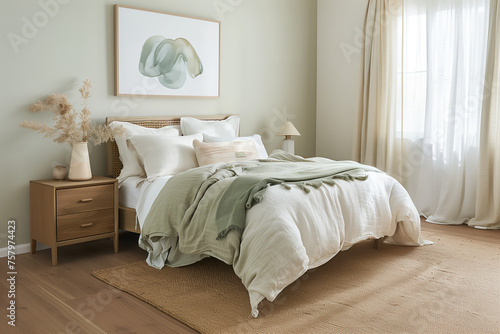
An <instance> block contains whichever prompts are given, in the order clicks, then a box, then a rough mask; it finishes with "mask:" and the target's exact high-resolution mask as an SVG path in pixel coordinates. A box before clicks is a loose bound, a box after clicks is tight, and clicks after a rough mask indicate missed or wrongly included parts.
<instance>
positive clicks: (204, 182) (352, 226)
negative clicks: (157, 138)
mask: <svg viewBox="0 0 500 334" xmlns="http://www.w3.org/2000/svg"><path fill="white" fill-rule="evenodd" d="M231 116H232V115H216V116H198V117H197V118H199V119H201V120H209V121H212V122H214V121H215V122H225V121H227V120H228V119H229V117H231ZM113 121H119V122H132V123H134V124H136V125H141V126H144V127H151V128H161V127H163V126H172V125H178V124H179V123H180V117H153V118H151V117H146V118H138V117H132V118H131V117H125V118H108V119H107V123H108V124H109V123H111V122H113ZM238 131H239V128H238ZM139 147H140V146H136V148H139ZM138 151H140V150H138ZM197 153H198V151H197ZM263 168H264V169H265V171H266V173H270V174H266V175H272V177H266V178H265V180H264V181H265V182H264V183H263V182H262V180H261V179H259V181H258V182H257V181H254V174H251V173H254V172H255V171H258V172H259V173H260V172H261V170H262V169H263ZM294 168H297V170H298V171H300V172H302V171H303V170H305V169H307V170H308V173H313V172H314V173H317V174H314V175H317V176H318V177H314V178H311V177H308V179H311V180H312V181H306V182H304V181H303V180H296V179H295V178H293V177H292V178H291V177H288V178H287V176H286V175H288V174H290V175H295V174H294ZM120 169H121V163H120V158H119V156H118V149H117V147H116V145H114V144H110V145H108V173H109V174H110V175H112V176H114V177H117V176H118V174H119V173H120ZM333 169H335V170H336V172H335V173H334V175H333V176H331V177H330V174H331V173H330V172H328V173H329V174H328V176H326V177H325V175H326V174H324V173H325V170H328V171H330V170H333ZM276 171H278V173H277V172H276ZM273 173H274V174H273ZM287 173H288V174H287ZM148 175H149V174H148ZM276 175H283V177H278V178H279V180H277V177H276ZM235 176H238V177H235ZM319 176H321V177H319ZM245 177H247V178H246V179H245ZM259 177H260V176H259ZM214 180H215V181H214ZM240 180H243V181H241V182H240V183H238V182H239V181H240ZM248 180H251V181H252V182H254V183H251V187H250V188H248V189H252V190H251V191H249V192H243V193H242V194H243V195H244V196H245V197H242V196H243V195H240V193H237V195H234V196H233V195H232V193H231V191H235V190H237V191H239V190H240V188H244V187H242V184H247V183H248ZM283 180H285V181H286V182H283ZM318 180H319V181H318ZM127 181H128V182H130V184H133V185H136V186H137V185H139V187H140V189H139V190H137V189H136V190H135V191H136V194H135V195H133V194H131V192H130V190H128V192H129V193H128V194H127V195H125V194H124V196H125V197H124V200H123V202H122V201H121V203H122V204H124V205H121V206H120V208H119V216H120V219H119V221H120V228H121V229H123V230H127V231H132V232H136V233H141V234H140V237H139V245H140V246H141V247H142V248H144V249H146V250H147V251H148V257H147V262H148V264H149V265H151V266H153V267H156V268H158V269H161V268H162V267H163V266H164V265H169V266H172V267H177V266H183V265H189V264H191V263H194V262H196V261H200V260H202V259H203V258H205V257H209V256H211V257H215V258H217V259H219V260H221V261H223V262H225V263H227V264H229V265H232V266H233V269H234V271H235V273H236V274H237V275H238V276H239V277H240V278H241V280H242V282H243V284H244V286H245V287H246V288H247V290H248V292H249V299H250V306H251V313H252V315H253V316H254V317H257V316H258V314H259V310H258V307H259V303H260V302H261V301H262V300H263V299H268V300H269V301H273V300H274V299H275V298H276V296H277V295H278V294H279V293H280V292H281V291H282V290H283V289H284V288H285V287H286V286H288V285H289V284H291V283H293V282H294V281H295V280H297V279H298V278H300V276H302V275H303V274H304V273H305V272H306V271H307V270H309V269H311V268H315V267H318V266H320V265H322V264H324V263H325V262H327V261H329V260H330V259H331V258H332V257H334V256H335V255H336V254H337V253H338V252H340V251H344V250H347V249H349V248H350V247H351V246H353V245H354V244H356V243H358V242H361V241H363V240H367V239H375V240H376V244H377V245H380V244H381V243H382V242H385V243H390V244H396V245H403V246H421V245H425V244H429V243H430V242H428V241H424V240H422V239H421V237H420V217H419V215H418V212H417V210H416V208H415V206H414V205H413V202H412V201H411V199H410V197H409V196H408V193H407V192H406V190H405V189H404V188H403V187H402V186H401V185H400V184H399V183H398V182H397V181H396V180H394V179H393V178H392V177H390V176H388V175H387V174H385V173H382V172H380V171H378V170H376V169H374V168H371V167H369V166H362V165H359V164H356V163H351V162H345V163H342V162H332V161H331V160H328V159H322V158H311V159H304V158H302V157H298V156H292V155H289V154H287V153H286V152H283V151H276V152H273V153H271V154H270V156H269V157H268V158H267V159H260V160H258V161H256V160H254V159H252V161H248V162H246V161H245V162H241V163H240V162H231V163H226V162H215V163H209V164H204V165H203V166H200V167H197V168H191V169H188V170H186V171H184V172H182V173H179V174H178V175H177V174H176V175H173V176H170V175H168V176H167V175H161V176H157V177H154V178H149V177H148V180H147V181H144V180H127ZM188 181H189V182H191V181H192V182H193V183H192V184H191V183H189V182H188ZM245 182H247V183H245ZM187 184H189V185H190V186H189V187H188V186H186V185H187ZM236 184H237V185H238V186H235V185H236ZM256 185H258V188H256ZM128 187H129V188H133V186H132V187H130V186H128ZM252 187H253V188H252ZM120 188H123V190H125V189H127V185H126V182H121V187H120ZM136 188H137V187H136ZM245 189H246V188H245ZM125 191H127V190H125ZM245 191H246V190H245ZM228 193H231V196H226V195H227V194H228ZM200 194H201V195H200ZM248 194H251V195H248ZM120 196H122V194H120ZM134 196H135V197H136V198H138V199H137V200H136V201H135V205H136V206H135V207H128V206H126V205H127V201H130V203H134V200H133V197H134ZM249 196H250V197H249ZM231 198H244V201H243V202H242V203H243V205H244V206H246V211H245V212H246V214H245V215H244V217H243V218H242V219H243V227H242V226H236V227H234V226H233V225H231V224H232V221H233V220H235V221H238V220H241V217H240V216H239V215H238V213H235V212H236V209H234V212H233V211H231V210H233V208H232V207H231V206H234V207H235V208H236V207H238V205H240V204H241V203H239V202H237V201H235V203H234V205H233V204H232V202H231V201H230V200H231ZM245 201H246V204H245ZM240 202H241V201H240ZM228 203H229V206H228ZM249 203H250V204H249ZM221 207H222V208H223V209H221ZM228 208H229V209H228ZM228 210H229V212H230V213H229V214H226V212H227V211H228ZM221 212H222V213H223V214H221ZM238 212H239V211H238ZM221 217H222V218H221ZM228 217H229V218H228ZM221 221H222V224H224V223H228V224H229V225H227V226H226V225H223V226H222V227H221V226H220V225H219V223H220V222H221Z"/></svg>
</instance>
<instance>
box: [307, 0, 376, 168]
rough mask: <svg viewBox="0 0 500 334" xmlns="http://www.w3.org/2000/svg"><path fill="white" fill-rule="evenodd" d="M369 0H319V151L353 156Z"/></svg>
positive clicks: (333, 156) (336, 156) (340, 156)
mask: <svg viewBox="0 0 500 334" xmlns="http://www.w3.org/2000/svg"><path fill="white" fill-rule="evenodd" d="M367 6H368V0H350V1H345V0H318V33H317V36H318V72H317V73H318V76H317V80H318V81H317V110H316V118H317V126H316V154H317V155H319V156H324V157H327V158H331V159H335V160H346V159H352V158H353V151H354V146H355V135H356V131H357V119H358V112H359V108H360V103H361V95H360V94H361V87H362V84H363V83H362V77H361V75H362V66H361V65H362V64H361V60H362V53H363V49H362V47H363V41H364V37H363V34H362V31H363V25H364V18H365V14H366V8H367Z"/></svg>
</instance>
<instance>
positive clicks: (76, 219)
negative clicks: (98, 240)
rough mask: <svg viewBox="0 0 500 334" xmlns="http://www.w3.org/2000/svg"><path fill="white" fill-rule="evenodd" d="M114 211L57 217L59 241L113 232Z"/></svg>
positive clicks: (98, 211)
mask: <svg viewBox="0 0 500 334" xmlns="http://www.w3.org/2000/svg"><path fill="white" fill-rule="evenodd" d="M114 230H115V224H114V209H106V210H97V211H89V212H82V213H74V214H69V215H64V216H58V217H57V241H63V240H68V239H75V238H81V237H87V236H90V235H96V234H102V233H108V232H113V231H114Z"/></svg>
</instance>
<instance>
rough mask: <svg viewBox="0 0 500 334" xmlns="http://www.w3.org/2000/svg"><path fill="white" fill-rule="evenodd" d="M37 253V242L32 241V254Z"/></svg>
mask: <svg viewBox="0 0 500 334" xmlns="http://www.w3.org/2000/svg"><path fill="white" fill-rule="evenodd" d="M35 253H36V240H35V239H31V254H35Z"/></svg>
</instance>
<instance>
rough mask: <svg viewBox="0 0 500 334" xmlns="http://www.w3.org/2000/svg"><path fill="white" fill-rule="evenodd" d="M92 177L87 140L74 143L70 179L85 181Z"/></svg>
mask: <svg viewBox="0 0 500 334" xmlns="http://www.w3.org/2000/svg"><path fill="white" fill-rule="evenodd" d="M91 178H92V171H91V170H90V159H89V147H88V145H87V142H77V143H74V144H73V149H72V151H71V162H70V164H69V174H68V179H70V180H71V181H85V180H90V179H91Z"/></svg>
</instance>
